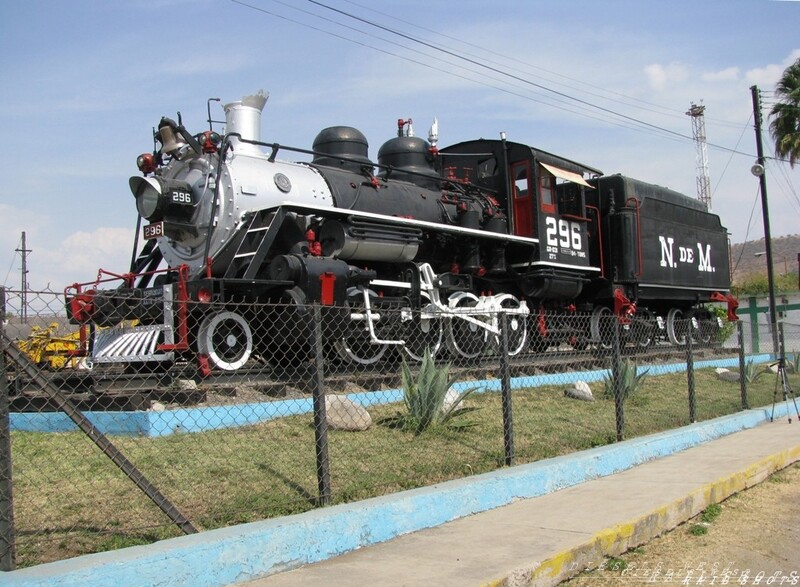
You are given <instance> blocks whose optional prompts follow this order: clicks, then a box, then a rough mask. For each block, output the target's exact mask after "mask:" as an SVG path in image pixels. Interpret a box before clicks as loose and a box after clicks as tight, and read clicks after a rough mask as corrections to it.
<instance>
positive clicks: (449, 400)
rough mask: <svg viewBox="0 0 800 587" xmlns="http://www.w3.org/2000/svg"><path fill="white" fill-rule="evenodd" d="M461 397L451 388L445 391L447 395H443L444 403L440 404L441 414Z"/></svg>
mask: <svg viewBox="0 0 800 587" xmlns="http://www.w3.org/2000/svg"><path fill="white" fill-rule="evenodd" d="M459 397H461V394H460V393H459V392H458V391H456V390H455V389H453V388H452V387H451V388H450V389H448V390H447V393H446V394H445V395H444V401H443V402H442V412H446V411H447V410H449V409H450V408H451V407H453V404H455V403H456V402H457V401H458V398H459Z"/></svg>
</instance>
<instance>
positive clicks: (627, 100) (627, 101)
mask: <svg viewBox="0 0 800 587" xmlns="http://www.w3.org/2000/svg"><path fill="white" fill-rule="evenodd" d="M342 1H343V2H346V3H348V4H352V5H354V6H357V7H359V8H362V9H364V10H369V11H370V12H374V13H376V14H379V15H381V16H384V17H386V18H389V19H391V21H392V22H400V23H403V24H407V25H409V26H412V27H414V28H417V29H419V30H422V31H425V32H427V33H432V34H434V35H437V36H438V37H442V38H445V39H449V40H451V41H455V42H456V43H459V44H461V45H464V46H466V47H472V48H474V49H478V50H479V51H483V52H484V53H488V54H489V55H495V56H498V57H501V58H502V59H506V60H508V61H511V62H513V63H518V64H520V65H524V66H526V67H529V68H532V69H535V70H538V71H542V72H545V73H546V74H548V75H552V76H556V77H558V78H562V79H565V80H569V81H571V82H574V83H577V84H580V86H585V87H589V88H593V89H595V90H599V91H600V92H604V93H605V94H608V95H610V96H617V97H618V98H609V97H608V96H604V95H602V94H595V93H593V92H589V91H587V90H586V89H585V88H584V87H575V86H571V85H569V84H564V83H562V82H558V81H555V80H548V79H547V78H543V79H545V80H546V81H549V82H551V83H555V84H558V85H562V86H564V87H567V88H570V89H573V90H578V91H582V92H584V93H586V94H588V95H590V96H595V97H597V98H601V99H603V100H611V101H615V102H619V103H620V104H623V105H625V106H631V107H633V108H638V109H640V110H644V111H647V112H652V113H655V114H661V115H666V116H671V117H674V118H675V119H676V120H677V119H678V118H680V117H682V116H683V113H682V112H681V111H679V110H677V109H674V108H670V107H667V106H664V105H662V104H656V103H654V102H649V101H647V100H642V99H640V98H634V97H632V96H628V95H627V94H623V93H622V92H617V91H615V90H609V89H607V88H603V87H600V86H597V85H594V84H590V83H588V82H587V81H586V80H584V79H576V78H573V77H570V76H568V75H564V74H563V73H560V72H558V71H552V70H549V69H546V68H544V67H541V66H538V65H535V64H533V63H530V62H528V61H524V60H522V59H518V58H517V57H514V56H512V55H506V54H504V53H500V52H499V51H494V50H492V49H488V48H486V47H481V46H480V45H476V44H474V43H470V42H468V41H464V40H463V39H461V38H458V37H454V36H451V35H448V34H446V33H443V32H441V31H437V30H434V29H430V28H427V27H424V26H421V25H418V24H416V23H414V22H411V21H409V20H404V19H402V18H400V17H398V16H396V15H392V14H388V13H386V12H381V11H380V10H375V9H374V8H372V7H370V6H367V5H364V4H360V3H358V2H355V1H354V0H342ZM467 55H470V54H469V53H467ZM472 56H473V57H477V56H476V55H474V54H473V55H472ZM493 63H497V62H493ZM498 65H499V64H498ZM619 98H623V100H620V99H619ZM642 104H644V105H646V106H650V107H651V108H647V107H645V106H642ZM707 118H708V120H711V121H713V122H715V123H716V124H722V125H725V126H733V127H735V128H739V126H740V123H739V122H731V121H726V120H722V119H717V118H712V117H707Z"/></svg>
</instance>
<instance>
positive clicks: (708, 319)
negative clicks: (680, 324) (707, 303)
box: [691, 310, 720, 345]
mask: <svg viewBox="0 0 800 587" xmlns="http://www.w3.org/2000/svg"><path fill="white" fill-rule="evenodd" d="M691 317H692V318H693V319H694V320H695V321H696V322H697V328H694V324H692V329H691V333H692V340H693V341H694V342H696V343H698V344H701V345H709V344H711V342H712V341H713V340H716V338H717V337H718V336H719V331H720V327H719V323H718V322H717V319H716V317H715V316H713V315H712V314H711V313H710V312H708V311H706V310H700V311H698V312H693V313H692V314H691Z"/></svg>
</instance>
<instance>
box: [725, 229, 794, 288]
mask: <svg viewBox="0 0 800 587" xmlns="http://www.w3.org/2000/svg"><path fill="white" fill-rule="evenodd" d="M766 250H767V249H766V246H765V243H764V239H763V238H762V239H759V240H757V241H747V242H746V243H739V244H736V245H731V267H732V269H733V273H732V279H733V281H734V283H736V282H739V281H741V280H742V279H744V278H746V277H748V276H753V275H766V274H767V257H766V254H765V251H766ZM772 265H773V270H774V272H775V276H776V277H778V276H779V275H785V274H787V273H794V274H795V275H796V274H797V273H798V269H799V268H800V234H792V235H788V236H781V237H778V238H774V237H773V238H772Z"/></svg>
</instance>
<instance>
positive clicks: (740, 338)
mask: <svg viewBox="0 0 800 587" xmlns="http://www.w3.org/2000/svg"><path fill="white" fill-rule="evenodd" d="M736 337H737V344H738V345H739V387H740V388H741V390H742V409H743V410H749V409H750V405H749V404H748V403H747V381H746V379H745V369H746V365H745V362H744V324H743V323H742V321H741V320H739V321H737V322H736Z"/></svg>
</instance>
